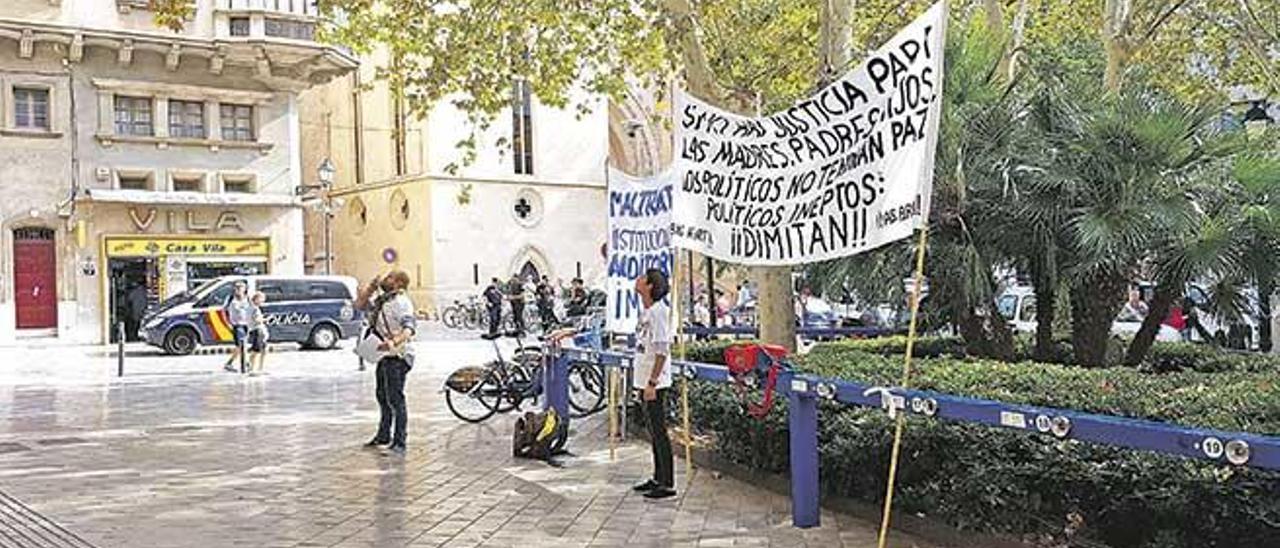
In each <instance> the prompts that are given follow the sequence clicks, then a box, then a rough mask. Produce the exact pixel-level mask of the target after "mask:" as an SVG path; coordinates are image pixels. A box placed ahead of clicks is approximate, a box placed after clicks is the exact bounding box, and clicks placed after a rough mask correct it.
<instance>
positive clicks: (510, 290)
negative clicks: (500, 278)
mask: <svg viewBox="0 0 1280 548" xmlns="http://www.w3.org/2000/svg"><path fill="white" fill-rule="evenodd" d="M507 300H508V301H510V302H511V319H512V320H513V321H514V322H515V326H516V333H518V334H524V329H525V327H524V282H521V281H520V276H519V275H518V274H512V275H511V281H509V282H507Z"/></svg>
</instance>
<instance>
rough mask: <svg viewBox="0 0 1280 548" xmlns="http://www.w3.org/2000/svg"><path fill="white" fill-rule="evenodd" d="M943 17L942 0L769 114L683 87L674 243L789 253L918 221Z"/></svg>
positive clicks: (864, 243)
mask: <svg viewBox="0 0 1280 548" xmlns="http://www.w3.org/2000/svg"><path fill="white" fill-rule="evenodd" d="M945 29H946V9H945V6H944V3H943V2H938V3H937V4H935V5H934V6H933V7H931V8H929V10H928V11H926V12H925V13H924V14H923V15H921V16H920V17H919V18H918V19H916V20H915V21H914V22H912V23H911V24H910V25H909V26H907V27H906V28H904V29H902V31H901V32H899V33H898V34H897V35H896V36H894V37H893V38H892V39H890V40H889V41H888V42H887V43H886V44H884V45H883V46H881V47H880V49H878V50H876V51H874V52H872V53H870V54H869V55H868V56H867V58H866V60H865V61H863V62H862V64H861V65H859V66H858V67H857V68H855V69H853V70H852V71H850V72H848V73H847V74H845V75H844V76H843V77H841V78H840V79H839V80H836V81H835V82H833V83H832V84H831V85H829V86H827V87H825V88H823V89H822V90H820V91H818V92H817V93H816V94H814V95H812V96H811V97H809V98H807V99H804V100H802V101H800V102H798V103H796V104H795V105H793V106H791V107H790V108H787V109H786V110H783V111H780V112H776V113H774V114H770V115H767V116H759V117H748V116H739V115H737V114H733V113H731V112H727V111H725V110H722V109H719V108H716V107H713V106H711V105H708V104H706V103H704V102H702V101H700V100H698V99H697V98H695V97H693V96H690V95H688V94H685V93H683V92H680V93H677V96H676V111H675V122H676V130H675V138H676V147H677V150H676V153H677V158H676V162H675V168H674V176H675V178H676V181H675V183H676V187H675V192H674V205H673V211H672V215H673V223H672V227H671V234H672V237H673V240H674V242H675V244H676V245H677V246H679V247H683V248H687V249H693V250H695V251H698V252H701V253H704V254H707V255H710V256H712V257H714V258H716V259H720V260H724V261H730V262H734V263H739V264H748V265H793V264H803V263H809V262H814V261H820V260H824V259H831V258H836V257H844V256H848V255H853V254H857V253H860V252H863V251H866V250H870V249H873V248H876V247H879V246H881V245H883V244H886V243H889V242H892V241H895V240H898V239H901V238H905V237H908V236H910V235H911V233H912V231H913V230H914V229H915V228H916V227H917V226H923V223H924V222H925V221H926V220H927V219H928V211H929V197H930V193H931V191H932V179H933V157H934V149H935V147H936V146H937V140H938V122H939V117H940V115H941V105H942V57H943V45H944V39H943V35H944V34H945Z"/></svg>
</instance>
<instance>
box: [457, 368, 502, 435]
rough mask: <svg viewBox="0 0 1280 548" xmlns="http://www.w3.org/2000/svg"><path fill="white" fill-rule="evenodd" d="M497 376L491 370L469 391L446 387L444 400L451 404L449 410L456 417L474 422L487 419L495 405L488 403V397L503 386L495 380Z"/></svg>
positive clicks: (499, 390)
mask: <svg viewBox="0 0 1280 548" xmlns="http://www.w3.org/2000/svg"><path fill="white" fill-rule="evenodd" d="M495 378H496V377H495V376H494V374H493V372H489V373H488V374H486V375H485V376H484V378H483V379H482V380H481V381H480V384H479V385H477V386H475V387H474V388H472V389H471V390H470V391H468V392H459V391H457V390H453V389H450V388H446V389H445V391H444V401H445V404H446V405H448V406H449V411H450V412H452V413H453V415H454V416H455V417H458V418H460V419H462V420H464V421H467V422H472V423H476V422H484V420H485V419H487V418H489V417H492V416H493V413H494V407H493V406H492V405H490V404H489V403H488V401H487V398H491V397H494V395H495V394H499V393H500V392H501V386H500V385H498V384H497V383H496V382H494V381H495Z"/></svg>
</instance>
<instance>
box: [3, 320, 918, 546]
mask: <svg viewBox="0 0 1280 548" xmlns="http://www.w3.org/2000/svg"><path fill="white" fill-rule="evenodd" d="M427 339H428V340H422V341H419V342H417V343H415V344H417V349H418V355H419V363H418V365H417V367H416V368H415V369H414V371H413V372H412V373H411V374H410V376H409V384H408V388H407V393H408V401H409V408H410V418H411V423H410V437H409V452H408V454H407V455H406V456H404V457H403V458H400V457H394V456H387V455H383V454H382V453H381V452H379V451H370V450H366V449H364V448H362V447H361V444H362V443H363V442H364V441H366V440H367V439H369V438H370V437H371V435H372V434H373V430H374V426H375V424H376V421H377V406H376V404H375V403H374V401H373V389H374V379H373V374H372V372H371V371H365V372H361V371H358V370H357V366H356V360H355V358H354V356H353V355H352V354H351V353H350V352H349V351H347V350H335V351H330V352H301V351H284V352H278V353H273V354H272V355H270V356H269V359H268V364H267V368H268V370H269V372H270V373H269V375H267V376H265V377H260V378H247V377H241V376H240V375H238V374H231V373H225V372H222V371H221V368H220V363H221V362H222V361H223V360H224V359H225V357H224V356H220V355H208V356H189V357H183V358H172V357H164V356H159V355H146V356H142V355H137V354H146V353H149V351H148V350H146V349H145V348H143V347H138V348H136V349H133V350H131V352H130V354H134V355H131V356H130V357H129V358H128V362H127V365H126V367H127V371H126V376H125V377H124V378H123V379H117V378H115V377H114V374H115V358H114V357H112V356H110V355H109V354H108V353H107V351H106V350H105V349H103V348H98V347H71V348H34V347H7V348H0V494H3V495H5V496H7V497H12V499H16V500H17V501H21V502H22V503H25V505H27V506H28V507H30V509H31V510H32V511H34V512H37V513H39V514H41V515H43V516H44V517H46V518H48V519H49V520H51V521H52V522H54V523H56V524H58V525H60V526H62V527H63V528H65V529H66V530H67V531H69V532H71V533H74V534H75V535H77V536H78V537H80V538H82V539H83V540H84V541H85V543H87V545H91V546H96V547H101V548H108V547H111V548H114V547H146V548H170V547H175V548H176V547H193V548H195V547H199V548H213V547H262V548H270V547H282V548H283V547H292V546H299V547H302V546H340V547H401V546H522V547H538V546H547V547H552V546H554V547H575V546H787V547H792V546H847V547H866V546H874V545H875V524H873V523H869V522H866V521H861V520H857V519H854V518H851V517H848V516H843V515H840V514H835V513H824V514H823V517H822V523H823V526H822V527H821V528H816V529H811V530H798V529H794V528H792V527H791V526H790V506H789V502H788V500H787V498H786V497H783V496H780V495H777V494H775V493H772V492H768V491H765V490H762V489H759V488H756V487H753V486H751V485H748V484H745V483H743V482H740V481H737V480H734V479H729V478H717V477H716V475H715V474H712V473H711V472H709V471H698V472H695V474H694V476H693V481H692V482H691V483H688V482H686V481H685V478H684V477H683V464H682V462H677V468H678V469H679V473H680V477H679V478H678V484H679V486H680V487H681V488H682V489H681V492H680V496H679V497H678V498H676V499H672V500H667V501H660V502H653V501H648V500H646V499H644V498H643V497H640V496H638V495H635V494H633V493H631V492H630V489H629V486H631V485H632V484H634V483H638V482H639V481H640V480H642V479H643V478H644V477H646V476H647V474H648V471H649V460H648V458H649V450H648V446H647V445H645V444H643V443H642V442H629V443H626V444H623V445H622V446H621V448H620V450H619V451H618V454H617V460H616V462H610V459H609V451H608V445H607V439H606V436H605V433H604V429H605V422H604V418H603V417H599V416H597V417H593V418H591V419H587V420H584V421H579V422H576V423H575V425H574V435H573V438H572V440H571V442H570V448H571V450H572V451H573V452H574V453H575V456H574V457H572V458H569V459H567V460H566V461H565V462H566V466H565V467H564V468H561V469H556V468H552V467H549V466H546V465H544V464H541V463H539V462H533V461H525V460H515V459H513V458H512V457H511V453H510V437H511V426H512V421H513V418H512V417H509V416H498V417H495V418H493V419H491V420H490V421H489V422H487V423H485V424H481V425H473V424H467V423H464V422H462V421H460V420H458V419H456V418H454V417H453V416H452V415H451V414H450V413H449V411H448V409H447V408H446V407H445V404H444V398H443V395H442V394H441V393H440V386H441V384H442V382H443V379H444V377H445V375H447V373H448V372H449V371H451V370H452V369H454V368H455V367H457V366H459V365H463V364H468V363H479V362H482V361H483V360H485V359H488V358H489V357H491V355H492V352H493V351H492V349H491V348H490V347H488V346H487V343H483V342H481V341H477V340H470V339H463V338H460V337H457V336H452V337H443V336H436V337H427ZM4 500H11V499H7V498H0V502H3V501H4ZM4 508H5V506H4V505H2V504H0V547H6V548H7V547H10V546H14V547H22V548H28V547H39V546H46V545H47V546H63V545H72V546H77V545H78V544H75V543H73V542H71V543H69V542H63V543H58V542H54V541H52V540H50V539H53V538H54V537H55V536H56V535H54V534H52V533H49V534H48V535H47V536H46V537H39V536H32V535H34V533H31V532H30V530H31V529H29V528H28V529H24V526H23V525H20V524H18V522H19V521H23V520H25V519H26V518H25V517H24V516H23V515H20V514H18V513H16V512H15V511H14V510H12V508H10V509H9V510H5V509H4ZM50 528H51V526H48V525H47V526H46V527H45V529H43V530H45V531H48V530H50ZM24 535H25V536H24ZM64 537H65V535H64ZM41 538H44V540H41ZM893 545H894V546H919V547H921V548H926V547H932V546H934V545H931V544H927V543H925V542H923V541H920V540H917V539H913V538H911V537H909V536H907V535H903V534H897V535H895V542H894V543H893ZM78 546H83V545H78Z"/></svg>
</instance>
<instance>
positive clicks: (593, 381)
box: [444, 336, 605, 423]
mask: <svg viewBox="0 0 1280 548" xmlns="http://www.w3.org/2000/svg"><path fill="white" fill-rule="evenodd" d="M515 338H516V345H517V348H516V351H515V354H514V356H513V358H512V359H511V360H507V359H505V358H503V356H502V350H501V348H499V347H498V343H497V339H496V338H495V339H491V342H492V343H493V348H494V353H495V355H496V356H497V359H495V360H493V361H490V362H488V363H487V364H485V365H481V366H468V367H463V368H460V369H458V370H457V371H454V372H453V373H452V374H450V375H449V378H448V380H446V381H445V386H444V392H445V404H446V405H447V406H448V407H449V411H450V412H452V413H453V414H454V416H456V417H458V418H460V419H462V420H464V421H466V422H471V423H479V422H484V421H485V420H487V419H488V418H489V417H492V416H493V415H495V414H497V413H508V412H510V411H513V410H516V409H520V408H521V407H522V406H523V405H524V403H525V400H526V399H531V400H534V401H535V402H536V401H537V399H538V398H539V397H541V396H542V395H543V392H544V390H543V385H542V376H543V370H544V369H543V368H544V360H546V359H547V356H546V354H545V353H544V352H543V350H542V349H541V348H540V347H536V346H533V347H529V346H525V345H524V342H523V340H522V339H521V337H519V336H517V337H515ZM567 375H568V379H567V382H568V383H569V402H568V403H569V408H570V410H569V417H570V418H582V417H586V416H589V415H591V414H593V413H596V412H598V411H600V410H601V409H604V395H605V387H604V374H603V372H602V371H601V370H600V368H599V367H597V366H595V365H594V364H591V363H587V362H582V361H575V362H573V363H571V364H569V368H568V371H567Z"/></svg>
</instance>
